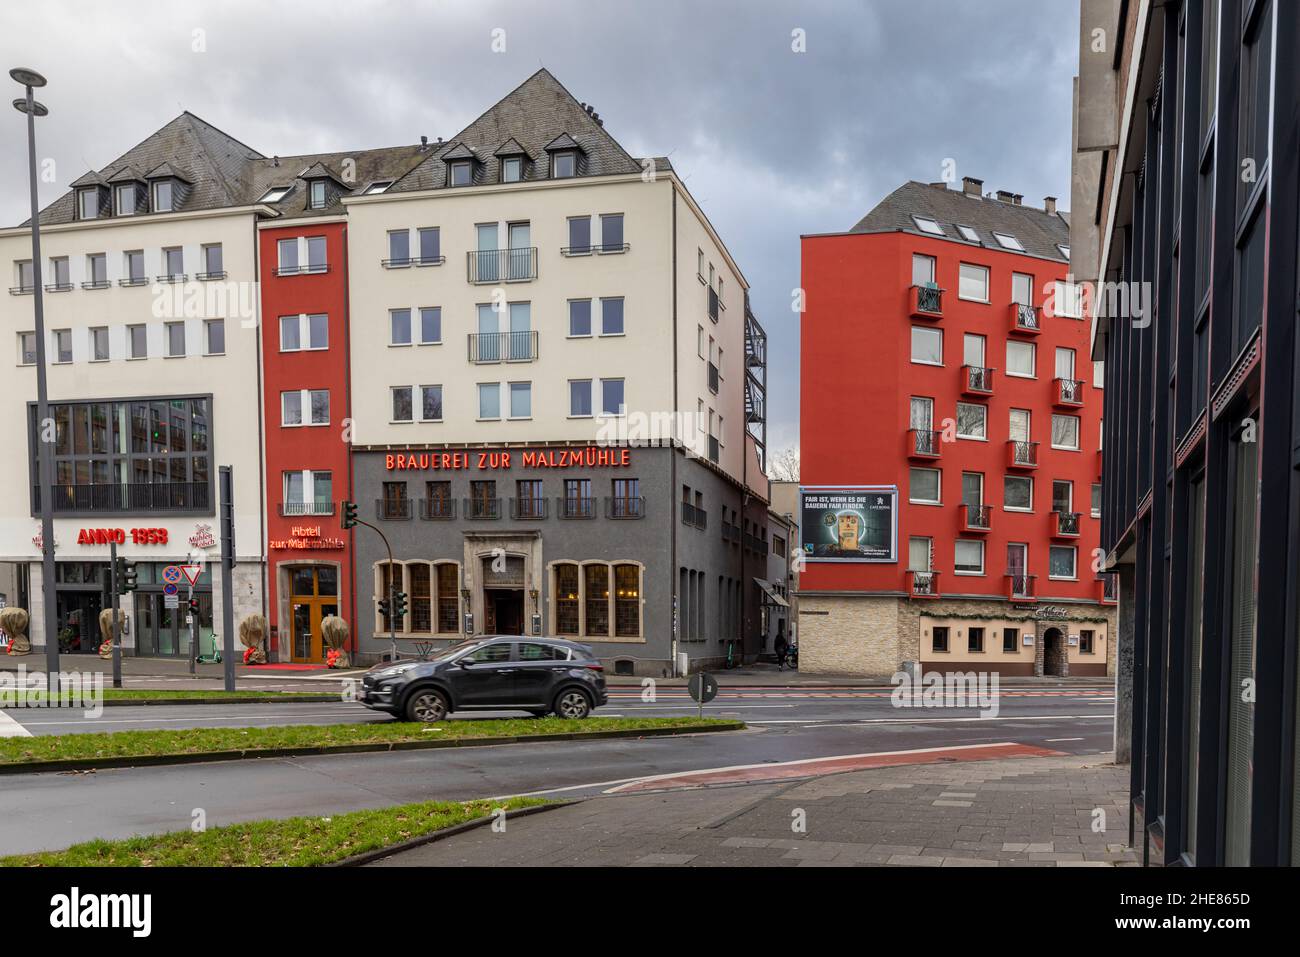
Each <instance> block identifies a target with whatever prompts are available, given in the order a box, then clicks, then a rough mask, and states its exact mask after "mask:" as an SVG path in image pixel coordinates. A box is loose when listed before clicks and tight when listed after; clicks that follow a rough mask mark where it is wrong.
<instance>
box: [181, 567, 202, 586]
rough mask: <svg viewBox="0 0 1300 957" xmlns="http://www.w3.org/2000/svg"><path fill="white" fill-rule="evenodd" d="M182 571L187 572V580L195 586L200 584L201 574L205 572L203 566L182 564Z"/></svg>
mask: <svg viewBox="0 0 1300 957" xmlns="http://www.w3.org/2000/svg"><path fill="white" fill-rule="evenodd" d="M181 571H182V572H184V574H185V580H186V581H188V582H189V583H190V587H191V588H193V587H194V586H195V585H197V584H198V581H199V576H200V575H202V574H203V566H202V565H182V566H181Z"/></svg>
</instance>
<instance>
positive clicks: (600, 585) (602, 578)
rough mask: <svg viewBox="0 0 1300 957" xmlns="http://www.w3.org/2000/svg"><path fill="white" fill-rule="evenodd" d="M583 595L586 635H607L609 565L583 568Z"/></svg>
mask: <svg viewBox="0 0 1300 957" xmlns="http://www.w3.org/2000/svg"><path fill="white" fill-rule="evenodd" d="M582 571H583V593H584V595H583V597H584V599H585V601H584V602H583V604H584V606H585V607H584V611H585V617H586V624H587V627H586V629H585V633H586V634H587V635H589V636H590V635H601V636H608V635H609V566H608V565H602V564H594V565H587V566H585V567H584V568H583V570H582Z"/></svg>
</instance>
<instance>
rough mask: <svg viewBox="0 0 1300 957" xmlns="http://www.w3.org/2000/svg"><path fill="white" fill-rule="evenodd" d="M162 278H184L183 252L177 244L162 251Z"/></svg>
mask: <svg viewBox="0 0 1300 957" xmlns="http://www.w3.org/2000/svg"><path fill="white" fill-rule="evenodd" d="M162 266H163V278H165V279H170V280H176V279H184V278H185V252H184V250H182V249H181V247H179V246H173V247H171V248H168V249H164V250H163V251H162Z"/></svg>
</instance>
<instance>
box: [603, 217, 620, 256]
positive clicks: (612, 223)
mask: <svg viewBox="0 0 1300 957" xmlns="http://www.w3.org/2000/svg"><path fill="white" fill-rule="evenodd" d="M600 251H601V252H603V253H621V252H622V251H623V214H622V213H602V214H601V217H600Z"/></svg>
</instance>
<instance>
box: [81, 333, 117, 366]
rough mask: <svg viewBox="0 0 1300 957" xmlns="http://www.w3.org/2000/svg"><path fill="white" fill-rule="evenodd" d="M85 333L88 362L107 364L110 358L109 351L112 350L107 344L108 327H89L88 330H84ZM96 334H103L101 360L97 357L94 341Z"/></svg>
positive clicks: (108, 343)
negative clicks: (87, 344) (88, 350)
mask: <svg viewBox="0 0 1300 957" xmlns="http://www.w3.org/2000/svg"><path fill="white" fill-rule="evenodd" d="M86 332H87V333H88V335H87V336H86V339H87V342H88V343H89V344H90V358H89V360H88V361H90V362H107V361H108V360H109V358H110V357H111V349H112V346H111V344H110V342H109V336H108V326H91V327H90V328H89V329H87V330H86ZM97 333H103V334H104V357H103V358H102V359H101V358H100V357H99V355H98V349H97V344H96V341H95V340H96V339H97Z"/></svg>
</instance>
